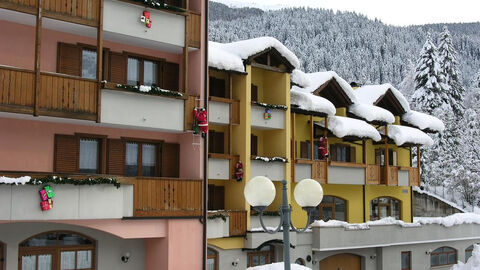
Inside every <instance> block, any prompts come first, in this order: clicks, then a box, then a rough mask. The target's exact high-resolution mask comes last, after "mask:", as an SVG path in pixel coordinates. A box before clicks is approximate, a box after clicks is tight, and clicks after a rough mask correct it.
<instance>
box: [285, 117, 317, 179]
mask: <svg viewBox="0 0 480 270" xmlns="http://www.w3.org/2000/svg"><path fill="white" fill-rule="evenodd" d="M291 122H292V123H291V125H292V140H291V145H290V149H291V152H292V170H291V173H292V180H293V181H295V164H296V159H297V157H296V156H297V148H296V147H295V145H296V141H295V113H292V119H291ZM312 168H313V166H312Z"/></svg>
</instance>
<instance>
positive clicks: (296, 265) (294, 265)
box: [247, 262, 312, 270]
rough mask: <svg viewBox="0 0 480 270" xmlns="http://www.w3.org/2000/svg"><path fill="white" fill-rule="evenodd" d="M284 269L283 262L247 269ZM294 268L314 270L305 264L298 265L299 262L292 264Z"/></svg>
mask: <svg viewBox="0 0 480 270" xmlns="http://www.w3.org/2000/svg"><path fill="white" fill-rule="evenodd" d="M283 269H284V268H283V262H279V263H272V264H266V265H260V266H255V267H249V268H247V270H283ZM292 270H312V269H310V268H308V267H305V266H301V265H298V264H292Z"/></svg>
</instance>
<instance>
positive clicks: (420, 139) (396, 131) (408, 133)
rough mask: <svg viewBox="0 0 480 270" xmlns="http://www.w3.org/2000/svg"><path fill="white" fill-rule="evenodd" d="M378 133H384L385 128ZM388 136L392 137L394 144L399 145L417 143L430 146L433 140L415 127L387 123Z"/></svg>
mask: <svg viewBox="0 0 480 270" xmlns="http://www.w3.org/2000/svg"><path fill="white" fill-rule="evenodd" d="M380 133H382V134H385V130H384V129H382V130H381V131H380ZM388 137H389V138H390V139H392V140H393V141H394V142H395V144H396V145H398V146H401V145H404V144H406V143H408V144H419V145H424V146H432V145H433V140H432V138H430V136H428V135H427V134H425V132H423V131H421V130H420V129H417V128H412V127H406V126H400V125H388Z"/></svg>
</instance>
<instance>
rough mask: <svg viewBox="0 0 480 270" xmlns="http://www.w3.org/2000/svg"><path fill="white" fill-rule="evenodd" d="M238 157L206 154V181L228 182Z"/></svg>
mask: <svg viewBox="0 0 480 270" xmlns="http://www.w3.org/2000/svg"><path fill="white" fill-rule="evenodd" d="M238 159H239V156H238V155H228V154H214V153H210V154H208V179H212V180H229V179H232V177H233V174H234V170H235V169H234V167H235V164H236V163H237V161H238Z"/></svg>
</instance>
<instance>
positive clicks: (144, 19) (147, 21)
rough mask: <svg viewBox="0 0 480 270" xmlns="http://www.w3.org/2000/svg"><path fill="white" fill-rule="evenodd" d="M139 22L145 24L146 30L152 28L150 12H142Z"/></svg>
mask: <svg viewBox="0 0 480 270" xmlns="http://www.w3.org/2000/svg"><path fill="white" fill-rule="evenodd" d="M140 21H141V22H142V23H144V24H145V26H146V27H147V28H152V19H151V18H150V12H149V11H146V10H145V11H144V12H143V15H142V16H140Z"/></svg>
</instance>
